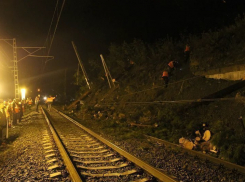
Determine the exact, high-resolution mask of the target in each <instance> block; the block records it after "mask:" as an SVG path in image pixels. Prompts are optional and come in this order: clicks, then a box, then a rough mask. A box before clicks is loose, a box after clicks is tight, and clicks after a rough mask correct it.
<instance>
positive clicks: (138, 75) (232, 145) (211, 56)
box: [77, 19, 245, 165]
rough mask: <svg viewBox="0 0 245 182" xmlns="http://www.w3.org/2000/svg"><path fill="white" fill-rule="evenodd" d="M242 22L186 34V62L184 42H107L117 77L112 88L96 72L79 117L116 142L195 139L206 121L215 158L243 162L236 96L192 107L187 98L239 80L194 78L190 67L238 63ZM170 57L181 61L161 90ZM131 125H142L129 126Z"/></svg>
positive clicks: (240, 107)
mask: <svg viewBox="0 0 245 182" xmlns="http://www.w3.org/2000/svg"><path fill="white" fill-rule="evenodd" d="M244 25H245V20H244V19H242V20H241V19H240V20H237V23H236V24H235V25H234V26H231V27H228V28H225V29H222V30H220V31H218V32H214V33H212V32H210V33H207V34H203V36H202V37H201V38H200V37H199V38H198V37H194V36H192V37H190V45H191V50H192V52H191V59H190V61H189V63H190V65H189V64H188V63H187V64H185V63H184V59H185V58H184V53H183V51H184V47H185V44H186V41H178V42H175V41H173V40H172V39H170V38H168V39H166V40H162V41H159V42H157V43H155V44H152V45H147V44H145V43H144V42H142V41H140V40H134V41H133V42H132V43H126V42H125V43H123V44H122V45H115V44H113V45H111V46H110V48H109V51H110V54H109V55H108V56H107V57H105V61H106V63H107V64H108V67H109V69H110V71H111V75H112V77H113V78H116V82H115V85H116V87H115V88H113V89H109V86H108V83H107V80H106V77H105V76H104V73H98V75H97V77H98V78H100V79H98V80H97V81H96V82H94V85H93V86H94V89H93V93H92V94H91V95H90V97H88V98H87V100H85V105H84V106H83V107H82V110H81V111H80V112H78V113H77V116H79V117H83V119H84V120H86V121H88V124H89V125H90V126H92V127H94V128H97V129H98V130H99V131H100V132H102V133H106V134H110V135H111V136H114V137H115V138H117V140H126V139H130V138H139V139H140V138H142V137H143V135H144V134H148V135H152V136H156V137H158V138H162V139H165V140H168V141H170V142H173V143H178V141H179V138H181V137H185V138H190V139H193V138H195V135H194V133H195V131H196V130H198V129H200V128H201V127H202V124H203V123H206V125H207V126H208V129H209V130H210V131H211V132H212V138H211V142H212V143H213V144H214V145H216V146H217V147H218V149H219V151H220V152H219V157H220V158H225V159H227V160H230V161H232V162H236V163H239V164H243V165H244V164H245V159H244V158H243V157H242V156H245V144H244V143H245V131H244V130H243V126H244V123H241V121H240V120H238V118H239V117H240V116H243V117H245V112H244V103H243V102H242V101H241V100H239V99H234V100H230V101H219V100H217V101H213V102H203V103H200V104H198V105H194V106H193V103H192V102H191V100H197V99H201V98H205V97H206V96H209V95H211V94H213V93H215V92H218V91H219V90H222V89H225V88H227V87H229V86H231V85H233V84H236V83H239V82H240V81H226V80H214V79H206V78H204V77H200V76H194V75H193V73H192V71H193V70H194V71H195V70H205V69H206V70H207V69H209V68H213V67H216V68H217V67H222V66H224V65H226V64H239V63H241V62H242V60H243V56H244V54H245V52H244V49H243V47H244V46H245V42H244V41H243V38H242V37H244V35H243V33H242V32H244V30H245V26H244ZM242 30H243V31H242ZM244 40H245V39H244ZM173 59H174V60H177V61H178V62H179V63H180V65H181V70H180V69H179V68H178V69H176V70H175V71H174V72H173V75H172V76H171V77H170V82H169V85H168V88H165V87H164V84H163V80H161V74H162V71H163V70H164V69H166V67H167V64H168V62H169V61H171V60H173ZM130 61H131V63H132V62H133V63H134V64H130ZM190 67H191V69H189V68H190ZM101 77H103V79H104V80H102V79H101ZM238 92H239V93H240V95H241V96H243V94H244V93H245V88H240V89H239V90H237V89H235V88H234V90H230V91H229V92H227V93H223V95H222V96H223V97H225V98H235V97H236V96H237V93H238ZM174 101H176V102H174ZM180 101H182V102H180ZM132 123H133V124H136V125H137V124H139V125H142V126H135V125H134V126H130V125H132Z"/></svg>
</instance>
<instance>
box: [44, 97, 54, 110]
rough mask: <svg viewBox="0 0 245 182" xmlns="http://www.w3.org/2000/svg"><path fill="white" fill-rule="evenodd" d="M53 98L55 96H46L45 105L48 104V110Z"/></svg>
mask: <svg viewBox="0 0 245 182" xmlns="http://www.w3.org/2000/svg"><path fill="white" fill-rule="evenodd" d="M54 99H55V97H52V96H51V95H50V96H49V97H48V98H47V100H46V103H47V105H48V110H49V111H50V110H51V105H52V103H53V101H54Z"/></svg>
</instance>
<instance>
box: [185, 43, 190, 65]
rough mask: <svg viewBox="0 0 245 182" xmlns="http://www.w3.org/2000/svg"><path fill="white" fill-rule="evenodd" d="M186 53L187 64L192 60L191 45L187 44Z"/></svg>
mask: <svg viewBox="0 0 245 182" xmlns="http://www.w3.org/2000/svg"><path fill="white" fill-rule="evenodd" d="M184 53H185V63H187V62H188V61H189V59H190V46H189V44H186V46H185V51H184Z"/></svg>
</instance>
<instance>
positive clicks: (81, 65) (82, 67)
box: [71, 41, 91, 89]
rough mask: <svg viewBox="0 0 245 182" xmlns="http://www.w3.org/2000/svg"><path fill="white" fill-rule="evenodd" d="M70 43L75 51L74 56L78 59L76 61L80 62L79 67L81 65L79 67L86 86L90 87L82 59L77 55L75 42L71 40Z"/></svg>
mask: <svg viewBox="0 0 245 182" xmlns="http://www.w3.org/2000/svg"><path fill="white" fill-rule="evenodd" d="M71 43H72V46H73V48H74V51H75V53H76V56H77V59H78V63H79V64H80V67H81V69H82V72H83V75H84V78H85V80H86V83H87V85H88V88H89V89H91V87H90V85H89V79H88V75H87V73H86V71H85V68H84V66H83V64H82V61H81V59H80V56H79V54H78V52H77V47H76V45H75V43H74V42H73V41H71Z"/></svg>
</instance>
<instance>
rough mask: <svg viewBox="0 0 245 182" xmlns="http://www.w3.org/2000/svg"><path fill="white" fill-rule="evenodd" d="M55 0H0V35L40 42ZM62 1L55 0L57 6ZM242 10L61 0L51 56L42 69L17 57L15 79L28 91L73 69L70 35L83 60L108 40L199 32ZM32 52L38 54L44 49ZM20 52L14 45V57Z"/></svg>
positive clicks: (185, 1) (234, 3) (235, 0)
mask: <svg viewBox="0 0 245 182" xmlns="http://www.w3.org/2000/svg"><path fill="white" fill-rule="evenodd" d="M56 2H57V1H56V0H1V1H0V37H1V39H3V38H10V39H12V38H16V40H17V46H28V47H29V46H41V47H42V46H44V45H45V40H46V38H47V34H48V30H49V26H50V23H51V19H52V16H53V13H54V9H55V6H56ZM62 2H63V0H59V4H58V9H59V10H60V8H61V5H62ZM243 12H245V1H244V0H123V1H116V0H66V2H65V5H64V9H63V11H62V15H61V18H60V21H59V24H58V28H57V31H56V34H55V37H54V42H53V44H52V47H51V51H50V55H51V56H54V57H55V59H54V60H52V61H49V62H48V63H47V65H46V67H45V70H44V71H43V67H44V64H43V62H44V59H43V58H30V57H29V58H27V59H24V60H22V61H21V62H19V79H20V83H21V84H22V85H24V86H26V87H28V88H29V89H32V90H33V92H34V90H35V89H36V88H37V87H44V88H45V87H47V88H50V84H48V83H49V82H50V83H51V84H55V81H57V82H58V80H63V79H64V69H66V68H67V69H69V70H74V71H75V69H76V66H77V58H76V56H75V53H74V50H73V47H72V45H71V41H74V42H75V44H76V45H77V48H78V51H79V54H80V56H81V58H82V61H83V62H85V63H86V61H87V60H88V59H89V58H92V57H94V56H96V55H97V56H98V57H99V54H101V53H102V54H105V55H106V54H107V53H108V47H109V45H110V44H111V43H117V44H121V43H122V42H123V41H126V42H131V41H132V40H133V39H134V38H136V39H141V40H143V41H144V42H147V43H153V42H155V41H157V40H159V39H164V38H166V36H169V37H173V38H174V39H178V38H179V37H180V35H184V36H187V35H190V34H196V35H200V34H201V33H203V32H206V31H209V30H217V29H219V28H221V27H224V26H227V25H230V24H232V23H233V22H234V19H235V18H236V17H237V16H238V14H242V13H243ZM57 16H58V13H56V15H55V19H54V23H53V27H52V31H53V30H54V25H55V24H56V21H57ZM45 46H46V45H45ZM0 50H2V52H3V51H4V52H5V54H6V55H5V56H3V55H2V53H1V52H0V63H1V64H0V74H1V77H0V84H1V82H3V83H2V85H6V88H8V89H10V87H7V84H10V85H11V84H12V83H11V82H13V80H12V81H11V79H12V78H13V76H12V75H11V72H10V71H9V70H6V68H3V67H4V65H5V64H6V63H7V64H9V65H11V64H12V63H11V62H10V60H9V58H7V57H10V58H11V56H12V52H11V51H12V49H11V47H10V46H9V45H7V44H6V43H4V42H2V41H1V42H0ZM36 54H38V55H44V54H45V51H39V52H38V53H36ZM25 55H26V54H25V52H24V51H23V50H18V59H20V58H21V57H23V56H25ZM2 59H4V60H2ZM3 64H4V65H3ZM47 73H49V74H47ZM44 75H46V77H45V76H44ZM3 78H4V79H3ZM5 78H6V79H5ZM7 78H8V79H7ZM6 80H7V81H6ZM4 82H7V83H4ZM43 83H45V84H43ZM13 84H14V83H13ZM13 84H12V85H13ZM40 84H42V85H40ZM0 87H1V85H0ZM0 89H1V88H0ZM2 92H3V91H2ZM0 94H1V92H0ZM0 97H1V96H0Z"/></svg>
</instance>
